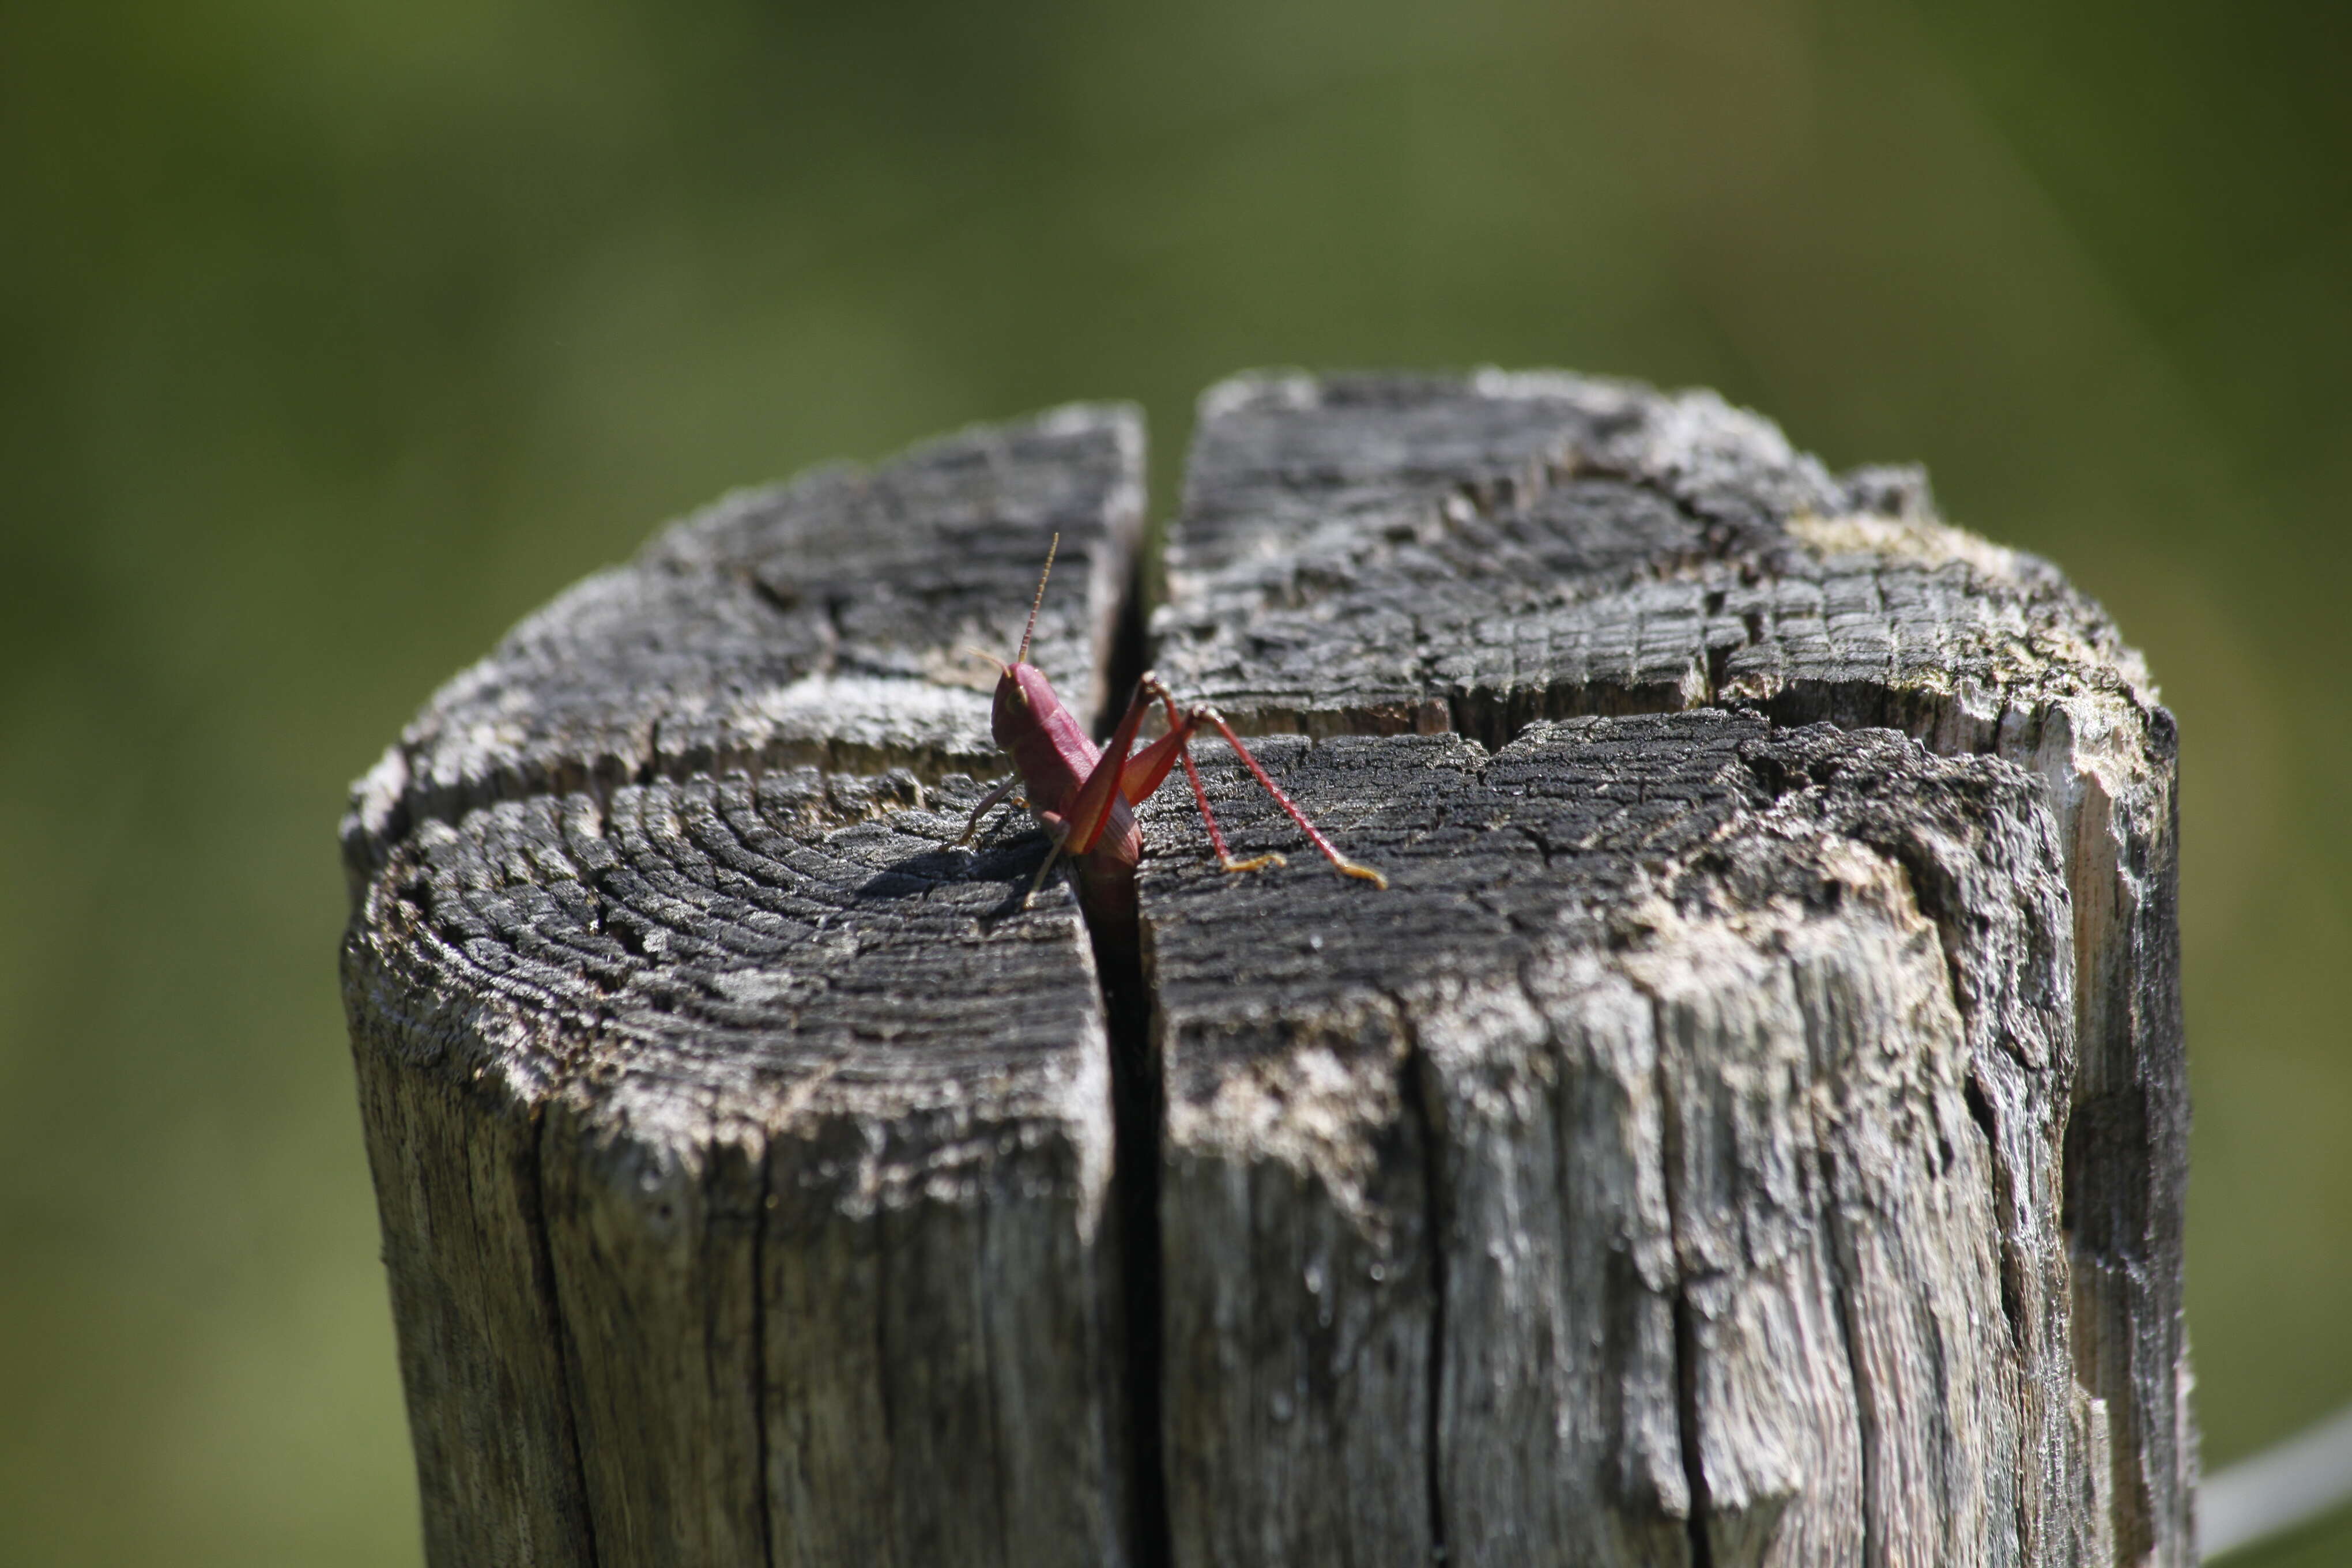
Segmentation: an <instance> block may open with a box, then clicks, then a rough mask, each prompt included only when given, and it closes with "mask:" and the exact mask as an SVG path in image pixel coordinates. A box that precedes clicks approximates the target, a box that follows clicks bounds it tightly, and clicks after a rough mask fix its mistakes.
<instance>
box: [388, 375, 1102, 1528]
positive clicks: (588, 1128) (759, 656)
mask: <svg viewBox="0 0 2352 1568" xmlns="http://www.w3.org/2000/svg"><path fill="white" fill-rule="evenodd" d="M1141 460H1142V449H1141V436H1140V430H1139V426H1138V425H1137V424H1136V422H1135V419H1134V417H1133V416H1132V415H1131V414H1130V413H1129V412H1127V411H1125V410H1119V409H1075V410H1067V411H1064V412H1062V413H1059V414H1056V415H1053V416H1045V417H1044V418H1042V419H1040V420H1038V421H1035V422H1033V423H1031V424H1029V425H1026V426H1014V427H1011V428H1008V429H1004V430H993V431H980V432H974V433H971V434H968V435H966V436H964V437H956V438H952V439H950V440H949V441H947V442H944V443H941V444H939V445H937V446H934V447H929V448H926V449H923V450H921V451H919V452H918V453H916V454H914V455H912V456H911V457H910V458H907V459H904V460H902V461H901V462H899V463H897V464H894V465H892V466H890V467H888V468H884V469H881V470H878V471H877V472H875V473H872V474H856V473H852V472H845V471H835V472H829V473H825V474H821V475H819V476H816V477H815V478H814V479H808V480H804V481H802V482H801V483H799V484H797V485H794V486H792V487H789V488H787V489H780V490H775V491H768V492H757V493H753V494H750V495H746V496H742V497H738V498H734V499H732V500H729V501H727V502H724V503H722V504H721V505H720V506H719V508H717V509H714V510H712V511H711V512H709V513H707V514H704V515H703V516H701V517H698V518H696V519H693V520H689V521H688V522H686V523H684V524H682V525H680V526H679V527H678V528H677V529H676V530H673V531H670V532H669V533H667V534H666V535H664V536H663V537H661V538H660V539H657V540H656V542H654V544H653V545H651V546H650V547H649V548H648V549H647V551H646V552H645V554H644V555H643V556H641V557H640V558H639V559H638V560H637V561H636V562H635V563H632V564H631V565H629V566H627V567H625V568H621V569H619V570H617V571H614V572H612V573H607V574H603V575H601V576H598V577H595V578H592V579H590V580H589V581H588V582H587V583H585V584H582V585H581V587H579V588H577V589H575V590H573V591H572V593H571V594H569V595H565V596H564V597H563V598H562V599H560V600H558V601H557V602H556V603H555V604H554V605H551V607H550V608H549V609H547V610H545V611H542V612H541V614H539V615H538V616H534V617H532V618H531V619H530V621H527V622H526V623H524V625H523V626H520V627H519V628H518V629H517V630H516V632H515V633H514V634H513V635H512V636H511V637H509V639H508V640H507V642H506V643H505V644H503V645H502V646H501V647H500V648H499V650H498V651H497V652H496V653H494V654H493V655H492V656H491V657H490V658H488V660H486V661H485V662H484V663H483V664H482V665H480V666H478V667H477V668H475V669H473V670H471V671H468V672H467V674H466V675H463V676H461V677H459V678H458V679H457V680H456V681H453V682H452V683H451V684H450V685H449V686H448V687H447V688H446V689H444V691H443V692H442V693H441V694H440V696H439V697H437V698H436V700H435V702H434V704H433V705H432V706H431V707H430V708H428V709H427V710H426V712H425V715H424V717H422V718H421V719H420V720H419V721H418V722H417V723H416V724H415V726H414V727H413V728H412V729H411V731H410V732H409V734H408V735H407V736H406V737H405V738H404V741H403V742H402V743H401V745H400V746H398V747H396V748H395V749H394V752H392V753H390V754H389V755H388V756H387V758H386V760H385V762H384V763H383V765H382V766H381V767H380V768H379V769H378V770H377V772H376V773H375V774H373V775H372V777H371V778H370V780H368V781H366V782H365V783H364V784H362V788H361V790H360V792H359V795H358V800H357V805H356V806H355V809H354V813H353V817H352V820H351V821H350V822H349V823H348V824H347V825H346V837H345V842H346V848H347V855H348V857H349V859H350V862H351V864H352V867H353V870H354V874H355V877H356V878H357V879H358V880H359V884H360V886H361V888H362V900H361V904H360V908H359V912H358V915H357V917H356V919H355V920H354V922H353V925H352V932H351V936H350V939H349V940H348V942H347V943H346V946H345V984H346V990H347V995H348V998H349V1002H350V1008H351V1012H352V1018H353V1026H354V1027H353V1041H354V1048H355V1052H356V1054H357V1056H358V1058H359V1060H360V1068H361V1079H362V1088H363V1096H364V1099H363V1105H364V1109H365V1110H366V1112H367V1121H368V1125H369V1132H370V1153H371V1157H372V1161H373V1165H374V1168H375V1171H376V1173H377V1181H378V1189H379V1192H380V1193H381V1194H383V1219H384V1232H385V1248H386V1257H387V1262H388V1266H389V1268H390V1270H391V1273H392V1279H393V1293H394V1311H395V1315H396V1316H397V1318H398V1320H399V1321H400V1324H401V1329H402V1352H403V1354H402V1360H403V1372H404V1378H405V1380H406V1383H407V1387H408V1396H409V1406H410V1416H411V1422H412V1425H413V1426H414V1427H415V1432H416V1435H417V1447H418V1452H419V1460H420V1474H421V1477H422V1479H423V1486H424V1501H425V1533H426V1543H427V1551H428V1555H429V1556H430V1557H431V1558H432V1560H433V1561H435V1562H436V1563H524V1562H527V1563H604V1564H614V1563H677V1562H714V1563H716V1562H727V1563H740V1562H746V1561H761V1562H772V1563H843V1562H852V1561H855V1562H860V1563H940V1562H958V1563H964V1562H972V1563H977V1562H991V1563H1011V1562H1022V1563H1073V1564H1077V1563H1104V1562H1118V1561H1123V1560H1124V1553H1125V1552H1126V1550H1127V1542H1128V1541H1129V1536H1130V1533H1131V1532H1130V1531H1129V1521H1128V1517H1127V1516H1128V1512H1129V1468H1130V1467H1129V1461H1128V1456H1127V1449H1126V1445H1127V1441H1128V1426H1129V1420H1128V1417H1127V1415H1126V1413H1125V1409H1124V1400H1125V1396H1126V1395H1125V1386H1124V1384H1123V1382H1122V1380H1121V1377H1120V1366H1121V1360H1120V1357H1121V1352H1120V1347H1119V1341H1120V1336H1121V1333H1122V1331H1123V1328H1122V1320H1121V1311H1122V1309H1121V1294H1120V1289H1119V1275H1118V1236H1117V1216H1116V1215H1115V1214H1114V1213H1113V1212H1112V1210H1111V1207H1110V1205H1109V1203H1108V1188H1109V1182H1110V1174H1111V1163H1112V1157H1113V1150H1112V1134H1111V1114H1112V1107H1111V1097H1110V1076H1109V1061H1108V1041H1107V1037H1106V1035H1105V1031H1104V1022H1103V1012H1102V1002H1101V992H1100V988H1099V986H1098V984H1097V979H1096V973H1095V968H1094V963H1093V960H1092V955H1091V952H1090V951H1089V948H1088V945H1087V941H1086V933H1085V931H1084V929H1083V927H1082V925H1081V924H1080V922H1079V920H1078V917H1077V914H1076V908H1075V905H1074V904H1073V902H1072V900H1070V898H1069V897H1068V895H1067V894H1066V892H1063V891H1061V890H1059V889H1049V890H1048V892H1047V893H1046V894H1045V895H1044V896H1041V897H1040V899H1039V900H1037V902H1036V905H1035V907H1034V908H1033V909H1031V910H1027V911H1025V912H1024V911H1022V910H1020V909H1019V908H1018V904H1019V895H1020V892H1021V890H1022V889H1023V888H1024V887H1025V885H1026V881H1027V878H1028V877H1029V875H1030V873H1031V872H1032V871H1033V870H1034V867H1035V863H1036V859H1037V852H1038V847H1037V846H1036V845H1034V843H1032V842H1030V841H1028V840H1026V839H1024V838H1022V837H1019V836H1017V835H1016V836H1013V837H1012V838H1010V839H1003V838H1001V837H999V838H992V839H990V840H988V841H985V842H984V843H983V844H982V847H981V849H980V851H979V852H978V853H977V854H972V853H966V852H960V851H957V850H955V849H954V848H953V847H952V845H953V841H954V840H955V838H956V837H957V836H958V835H959V833H960V832H961V827H962V823H963V813H964V812H965V811H966V810H968V809H969V807H970V806H971V804H972V803H973V802H974V801H975V800H976V799H977V798H978V795H979V793H980V790H979V786H978V785H977V784H974V783H973V782H972V780H971V778H970V777H969V776H967V774H966V772H965V771H964V770H967V769H969V768H971V767H974V766H978V765H981V764H982V763H983V762H984V761H985V760H987V759H988V758H989V756H990V752H991V748H990V745H989V743H988V741H987V721H986V712H987V699H986V696H985V689H986V688H985V684H984V682H982V681H979V680H977V679H971V677H969V676H968V675H966V674H965V673H964V672H965V670H966V669H967V666H966V665H964V664H962V663H960V662H958V660H957V658H956V655H955V651H954V650H955V648H956V647H957V645H958V644H959V643H961V642H977V643H980V644H982V645H983V646H992V647H1003V648H1009V647H1011V646H1012V644H1013V641H1015V640H1016V639H1017V637H1018V636H1019V632H1020V626H1021V620H1022V617H1023V616H1024V615H1025V613H1026V611H1027V609H1028V603H1029V596H1030V591H1031V589H1032V587H1033V586H1034V581H1035V574H1036V570H1037V566H1038V564H1039V563H1041V562H1042V561H1043V559H1044V557H1045V545H1046V542H1047V539H1048V537H1049V535H1050V534H1051V533H1053V532H1054V531H1056V530H1058V531H1061V532H1062V533H1063V534H1064V536H1065V537H1064V555H1063V568H1062V570H1063V572H1064V574H1065V576H1064V577H1063V579H1062V580H1063V581H1065V582H1072V581H1075V583H1076V584H1087V585H1090V586H1089V587H1087V588H1081V589H1079V590H1077V591H1072V592H1069V593H1066V595H1063V596H1062V597H1060V598H1058V599H1057V600H1056V601H1055V604H1054V605H1051V606H1049V609H1048V613H1047V614H1046V615H1045V616H1044V617H1043V618H1042V619H1041V624H1040V635H1039V640H1038V644H1037V648H1036V657H1037V658H1038V659H1039V660H1040V662H1041V663H1042V664H1043V665H1044V666H1045V668H1047V669H1048V670H1050V671H1052V672H1054V673H1055V675H1056V676H1057V677H1058V678H1060V679H1062V680H1063V682H1064V683H1065V686H1066V689H1074V690H1081V691H1082V690H1084V689H1086V684H1087V670H1088V669H1089V668H1095V667H1098V665H1099V663H1100V650H1101V649H1103V648H1105V647H1107V646H1108V638H1109V636H1110V631H1111V627H1112V624H1113V616H1114V615H1115V613H1116V609H1117V604H1118V595H1119V591H1120V590H1121V589H1122V588H1123V587H1124V584H1125V583H1126V580H1127V577H1128V575H1129V552H1130V551H1131V547H1132V542H1133V539H1134V537H1135V534H1136V531H1137V528H1138V525H1139V521H1140V513H1139V501H1140V490H1139V475H1140V469H1141ZM982 668H983V669H984V668H985V667H984V666H983V667H982ZM960 680H961V682H962V683H961V684H960V683H959V681H960ZM845 697H846V700H845ZM886 764H887V765H886Z"/></svg>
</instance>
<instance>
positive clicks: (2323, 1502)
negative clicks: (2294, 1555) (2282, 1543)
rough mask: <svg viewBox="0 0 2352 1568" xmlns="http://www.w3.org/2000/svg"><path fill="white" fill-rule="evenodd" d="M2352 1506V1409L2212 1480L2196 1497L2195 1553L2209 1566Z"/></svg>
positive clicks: (2341, 1411)
mask: <svg viewBox="0 0 2352 1568" xmlns="http://www.w3.org/2000/svg"><path fill="white" fill-rule="evenodd" d="M2347 1501H2352V1405H2347V1406H2346V1407H2345V1408H2344V1409H2342V1410H2340V1411H2338V1412H2336V1414H2335V1415H2331V1416H2329V1417H2327V1419H2326V1420H2325V1421H2322V1422H2320V1423H2318V1424H2317V1425H2316V1426H2309V1427H2306V1428H2305V1429H2304V1430H2303V1431H2301V1432H2298V1433H2297V1434H2295V1435H2294V1436H2292V1437H2289V1438H2288V1439H2287V1440H2286V1441H2285V1442H2284V1443H2281V1444H2279V1445H2278V1446H2277V1447H2272V1448H2266V1449H2264V1450H2263V1452H2261V1453H2259V1454H2256V1455H2255V1456H2254V1457H2253V1458H2250V1459H2241V1460H2239V1461H2238V1462H2237V1463H2236V1464H2234V1465H2231V1467H2230V1468H2228V1469H2226V1470H2223V1471H2222V1472H2221V1474H2220V1475H2218V1476H2208V1477H2206V1478H2205V1482H2204V1484H2203V1485H2202V1486H2201V1487H2200V1488H2199V1489H2198V1494H2197V1549H2198V1553H2199V1555H2200V1557H2201V1558H2203V1560H2204V1561H2206V1562H2208V1563H2210V1562H2211V1561H2212V1560H2213V1559H2214V1558H2216V1557H2219V1556H2221V1554H2222V1553H2223V1552H2235V1551H2237V1550H2238V1549H2239V1548H2240V1547H2242V1546H2251V1545H2252V1544H2253V1543H2254V1542H2257V1541H2262V1540H2265V1539H2267V1538H2268V1537H2270V1536H2273V1535H2278V1534H2281V1533H2283V1532H2284V1531H2290V1530H2293V1529H2294V1527H2295V1526H2296V1525H2299V1524H2305V1523H2308V1522H2309V1521H2312V1520H2315V1519H2317V1518H2318V1517H2319V1516H2320V1515H2321V1514H2324V1513H2328V1512H2332V1511H2333V1510H2336V1509H2337V1508H2339V1507H2341V1506H2342V1505H2343V1504H2344V1503H2346V1502H2347Z"/></svg>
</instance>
